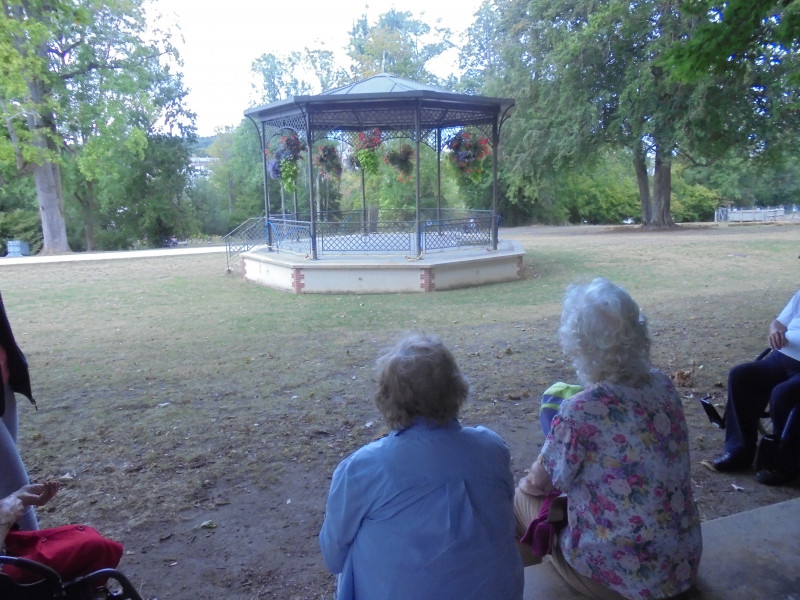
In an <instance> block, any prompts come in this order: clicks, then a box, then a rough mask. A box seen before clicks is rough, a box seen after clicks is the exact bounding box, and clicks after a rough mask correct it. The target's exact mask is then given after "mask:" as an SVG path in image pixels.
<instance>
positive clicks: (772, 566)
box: [524, 498, 800, 600]
mask: <svg viewBox="0 0 800 600" xmlns="http://www.w3.org/2000/svg"><path fill="white" fill-rule="evenodd" d="M702 527H703V558H702V560H701V561H700V573H699V575H698V581H697V585H696V586H695V588H694V589H692V590H691V592H690V594H689V596H690V599H691V600H800V498H796V499H794V500H789V501H787V502H781V503H779V504H774V505H772V506H766V507H762V508H757V509H754V510H749V511H746V512H743V513H739V514H736V515H731V516H729V517H723V518H721V519H714V520H713V521H706V522H705V523H703V525H702ZM524 600H585V598H584V597H583V596H581V595H579V594H578V593H577V592H575V591H573V590H572V588H570V587H569V586H568V585H567V584H566V583H564V582H563V580H562V579H561V578H560V577H559V575H558V574H557V573H556V572H555V570H554V569H553V567H552V566H551V564H550V563H549V562H547V561H545V562H544V563H543V564H541V565H537V566H534V567H528V568H526V569H525V595H524Z"/></svg>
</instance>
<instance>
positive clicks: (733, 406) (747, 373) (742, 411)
mask: <svg viewBox="0 0 800 600" xmlns="http://www.w3.org/2000/svg"><path fill="white" fill-rule="evenodd" d="M767 406H769V414H770V417H771V418H772V426H773V434H774V435H776V436H778V437H780V436H781V434H782V433H783V432H784V428H785V426H786V422H787V420H788V418H789V413H790V412H791V410H792V409H793V408H794V407H795V406H800V361H797V360H794V359H793V358H789V357H788V356H786V355H785V354H783V353H782V352H778V351H772V352H770V353H769V355H767V357H766V358H764V359H763V360H757V361H755V362H749V363H744V364H742V365H738V366H736V367H734V368H733V369H731V371H730V373H729V374H728V405H727V407H726V408H725V450H726V451H727V452H730V453H731V454H735V455H737V456H744V457H746V458H749V459H752V458H753V457H754V456H755V452H756V443H757V441H758V421H759V419H761V416H762V415H763V414H764V411H765V410H766V408H767Z"/></svg>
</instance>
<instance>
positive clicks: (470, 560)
mask: <svg viewBox="0 0 800 600" xmlns="http://www.w3.org/2000/svg"><path fill="white" fill-rule="evenodd" d="M514 487H515V483H514V479H513V476H512V473H511V468H510V456H509V451H508V447H507V446H506V444H505V442H504V441H503V440H502V438H501V437H500V436H499V435H497V434H496V433H494V432H493V431H491V430H489V429H486V428H485V427H461V425H460V424H459V423H458V421H456V420H453V421H452V422H451V423H449V424H448V425H446V426H444V427H438V426H433V425H431V424H428V423H426V422H417V423H415V424H413V425H412V426H411V427H408V428H407V429H403V430H400V431H393V432H392V433H391V434H390V435H388V436H387V437H385V438H383V439H380V440H378V441H376V442H373V443H371V444H368V445H366V446H364V447H363V448H361V449H359V450H357V451H356V452H355V453H353V454H352V455H350V456H349V457H348V458H346V459H345V460H344V461H342V463H341V464H340V465H339V466H338V467H337V469H336V471H335V472H334V474H333V481H332V482H331V489H330V494H329V496H328V503H327V508H326V515H325V522H324V523H323V525H322V531H321V532H320V535H319V539H320V545H321V547H322V555H323V557H324V559H325V563H326V564H327V566H328V568H329V569H330V570H331V571H332V572H333V573H340V574H341V575H340V577H339V590H338V596H337V598H338V600H352V599H358V600H389V599H398V600H408V599H411V598H413V599H415V600H424V599H426V598H431V599H439V598H458V599H459V600H467V599H470V598H472V599H475V600H487V599H488V598H491V599H492V600H520V599H521V598H522V590H523V571H522V562H521V559H520V556H519V551H518V550H517V543H516V539H515V535H514V524H515V521H514V508H513V498H514Z"/></svg>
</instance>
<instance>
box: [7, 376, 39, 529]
mask: <svg viewBox="0 0 800 600" xmlns="http://www.w3.org/2000/svg"><path fill="white" fill-rule="evenodd" d="M5 394H6V395H5V399H6V402H5V411H4V413H3V417H2V420H0V465H1V466H0V498H5V497H6V496H8V495H9V494H12V493H14V492H16V491H17V490H18V489H19V488H21V487H22V486H23V485H27V484H28V472H27V471H26V470H25V465H24V464H23V463H22V458H20V455H19V450H18V449H17V406H16V402H15V399H14V393H13V392H12V391H11V388H10V387H9V386H6V389H5ZM18 523H19V526H20V528H21V529H26V530H35V529H38V528H39V525H38V523H37V521H36V513H35V512H34V509H33V507H32V506H28V507H27V509H26V511H25V514H24V515H23V516H22V517H21V518H20V519H19V521H18Z"/></svg>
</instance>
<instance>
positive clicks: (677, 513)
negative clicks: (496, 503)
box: [514, 278, 702, 600]
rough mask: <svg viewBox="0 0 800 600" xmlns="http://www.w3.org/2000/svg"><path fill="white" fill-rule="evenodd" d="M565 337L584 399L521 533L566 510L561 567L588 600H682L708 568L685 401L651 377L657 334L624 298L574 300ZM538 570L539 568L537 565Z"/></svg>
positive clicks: (574, 402) (546, 457) (557, 557)
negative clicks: (555, 498)
mask: <svg viewBox="0 0 800 600" xmlns="http://www.w3.org/2000/svg"><path fill="white" fill-rule="evenodd" d="M559 336H560V338H561V344H562V348H563V351H564V353H565V355H567V356H568V357H569V358H571V359H572V361H573V364H574V366H575V370H576V372H577V375H578V379H579V380H580V383H581V385H582V386H583V387H584V390H583V391H582V392H580V393H578V394H576V395H575V396H572V397H571V398H569V399H567V400H565V401H564V402H563V403H562V404H561V407H560V408H559V412H558V414H557V415H556V416H555V417H554V419H553V422H552V426H551V428H550V432H549V434H548V435H547V437H546V438H545V442H544V446H543V447H542V450H541V452H540V454H539V456H538V458H537V460H536V461H535V462H534V464H533V466H532V467H531V469H530V471H529V472H528V474H527V475H526V476H525V477H524V478H523V479H522V480H521V481H520V482H519V486H518V488H517V490H516V495H515V499H514V510H515V514H516V517H517V531H518V534H520V535H521V534H522V533H523V532H525V530H526V529H528V527H529V525H530V524H531V522H532V521H534V520H535V519H536V518H537V517H538V516H539V511H540V508H541V505H542V503H543V500H544V498H546V497H547V496H548V495H552V494H553V492H554V490H556V493H558V491H560V492H561V493H562V494H565V495H566V498H567V510H566V513H567V515H566V516H567V519H566V521H567V522H566V525H564V527H563V529H561V530H560V531H559V532H558V533H557V534H556V535H555V537H554V539H553V543H552V546H551V558H552V561H553V566H554V567H555V568H556V570H557V571H558V572H559V574H560V575H561V576H562V577H563V578H564V579H565V580H566V581H567V582H568V583H569V584H570V585H571V586H572V587H573V588H575V589H576V590H577V591H579V592H580V593H582V594H583V595H585V596H587V597H589V598H596V599H600V600H607V599H608V600H620V599H623V598H630V599H633V598H635V599H637V600H641V599H643V598H652V599H657V598H682V597H685V596H686V592H687V590H688V589H689V588H690V587H691V585H692V583H693V581H694V579H695V577H696V575H697V569H698V566H699V563H700V554H701V551H702V539H701V533H700V520H699V517H698V513H697V509H696V506H695V503H694V500H693V498H692V486H691V481H690V475H689V469H690V465H689V443H688V431H687V427H686V420H685V418H684V415H683V409H682V406H681V400H680V396H679V395H678V392H677V390H676V389H675V387H674V386H673V385H672V382H671V381H670V380H669V377H667V376H666V375H665V374H663V373H661V372H659V371H657V370H655V369H652V368H651V365H650V338H649V335H648V332H647V322H646V320H645V319H644V317H643V316H642V315H641V313H640V311H639V307H638V305H637V304H636V302H635V301H634V300H633V299H632V298H631V297H630V296H629V295H628V293H627V292H625V291H624V290H623V289H622V288H620V287H618V286H616V285H614V284H613V283H611V282H610V281H608V280H606V279H603V278H597V279H595V280H593V281H592V282H591V283H588V284H585V285H576V286H571V287H570V288H569V289H568V292H567V295H566V298H565V301H564V306H563V312H562V315H561V327H560V329H559ZM527 562H530V561H527Z"/></svg>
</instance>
